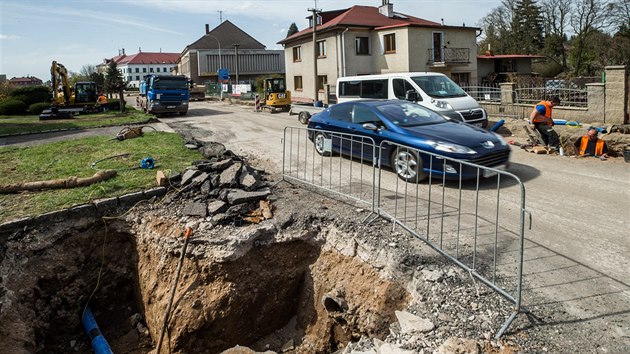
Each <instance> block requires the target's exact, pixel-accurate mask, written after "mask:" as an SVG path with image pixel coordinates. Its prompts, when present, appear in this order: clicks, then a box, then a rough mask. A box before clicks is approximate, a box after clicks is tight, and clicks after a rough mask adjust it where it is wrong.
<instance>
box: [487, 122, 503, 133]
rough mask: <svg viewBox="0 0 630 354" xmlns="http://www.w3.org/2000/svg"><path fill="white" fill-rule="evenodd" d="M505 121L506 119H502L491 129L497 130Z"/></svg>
mask: <svg viewBox="0 0 630 354" xmlns="http://www.w3.org/2000/svg"><path fill="white" fill-rule="evenodd" d="M503 123H505V119H501V120H500V121H498V122H496V123H495V124H494V125H493V126H492V128H490V130H491V131H493V132H496V131H497V129H499V128H501V126H502V125H503Z"/></svg>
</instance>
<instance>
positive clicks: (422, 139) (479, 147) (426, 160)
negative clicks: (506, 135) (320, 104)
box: [308, 100, 510, 183]
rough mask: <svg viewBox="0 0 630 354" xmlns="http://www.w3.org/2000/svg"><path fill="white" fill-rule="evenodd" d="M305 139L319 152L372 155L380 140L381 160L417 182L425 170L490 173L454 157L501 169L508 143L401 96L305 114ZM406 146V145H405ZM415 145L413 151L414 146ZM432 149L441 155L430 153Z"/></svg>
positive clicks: (464, 175) (457, 174) (450, 175)
mask: <svg viewBox="0 0 630 354" xmlns="http://www.w3.org/2000/svg"><path fill="white" fill-rule="evenodd" d="M308 128H310V129H312V130H309V138H310V140H311V141H312V142H313V144H314V147H315V150H316V151H317V153H319V154H320V155H330V154H331V153H333V152H336V153H340V154H343V155H350V156H353V157H356V158H361V159H364V160H368V161H369V160H372V159H373V157H372V155H373V152H374V149H373V148H372V141H371V140H370V139H365V138H363V137H366V138H371V139H373V140H374V143H375V144H376V146H377V149H376V154H375V155H376V156H375V158H378V155H379V152H378V146H379V145H380V144H381V142H383V141H389V142H392V143H393V144H388V143H385V144H383V151H381V164H382V165H384V166H389V167H391V168H392V169H394V170H395V171H396V174H397V175H398V176H399V177H400V178H401V179H403V180H405V181H408V182H413V183H418V182H420V181H422V180H424V179H425V178H427V176H428V175H429V173H431V174H432V175H433V176H434V177H436V176H440V178H441V177H442V175H445V176H444V177H446V178H448V179H454V178H459V177H460V176H461V177H462V178H463V179H469V178H476V177H477V176H478V175H480V176H484V177H487V176H489V175H490V174H491V173H488V172H489V171H486V172H485V173H484V171H483V170H481V171H479V169H478V168H475V167H473V166H469V165H465V164H460V163H459V162H458V161H453V160H451V159H454V160H464V161H468V162H472V163H475V164H478V165H482V166H486V167H494V168H497V169H505V168H507V165H508V163H509V158H510V148H509V146H508V145H507V144H506V143H505V141H503V139H502V138H501V137H500V136H499V135H498V134H496V133H494V132H491V131H487V130H483V129H481V128H478V127H474V126H471V125H469V124H465V123H461V122H454V121H450V120H448V119H446V118H445V117H444V116H442V115H440V114H439V113H437V112H434V111H432V110H430V109H428V108H425V107H423V106H420V105H418V104H416V103H412V102H409V101H404V100H358V101H351V102H344V103H339V104H336V105H332V106H330V107H329V108H327V109H326V110H324V111H323V112H320V113H318V114H315V115H314V116H312V117H311V119H310V121H309V123H308ZM410 148H411V149H410ZM416 149H417V150H416ZM430 153H434V154H437V155H441V156H444V157H446V159H445V158H440V157H436V156H433V155H431V154H430Z"/></svg>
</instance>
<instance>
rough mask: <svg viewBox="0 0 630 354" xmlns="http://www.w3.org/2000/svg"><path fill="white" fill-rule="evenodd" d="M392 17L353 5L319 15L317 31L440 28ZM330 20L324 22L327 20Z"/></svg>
mask: <svg viewBox="0 0 630 354" xmlns="http://www.w3.org/2000/svg"><path fill="white" fill-rule="evenodd" d="M331 13H335V14H336V13H341V14H340V15H338V16H334V15H333V16H334V17H332V16H329V15H330V14H331ZM394 14H395V16H394V17H391V18H390V17H387V16H384V15H381V14H380V13H379V11H378V7H374V6H360V5H355V6H352V7H351V8H349V9H346V10H335V11H327V12H323V13H322V14H321V17H322V19H323V21H324V23H323V24H321V25H318V26H317V30H318V31H319V30H325V29H328V28H333V27H338V26H342V27H343V26H357V27H369V28H376V29H379V28H390V27H407V26H423V27H425V26H426V27H437V26H442V25H440V24H439V23H437V22H433V21H428V20H425V19H422V18H418V17H414V16H410V15H406V14H401V13H398V12H394ZM330 17H332V19H330V20H328V21H326V19H327V18H330ZM308 33H313V31H312V28H306V29H304V30H302V31H300V32H298V33H295V34H293V35H292V36H290V37H287V38H285V39H283V40H281V41H280V42H278V43H279V44H283V43H286V42H287V41H290V40H292V39H295V38H299V37H302V36H304V35H306V34H308Z"/></svg>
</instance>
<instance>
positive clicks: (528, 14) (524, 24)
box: [512, 0, 543, 54]
mask: <svg viewBox="0 0 630 354" xmlns="http://www.w3.org/2000/svg"><path fill="white" fill-rule="evenodd" d="M513 14H514V15H513V17H512V36H513V43H514V44H517V43H518V44H517V45H515V47H514V48H513V50H514V53H518V54H535V53H540V52H541V50H542V49H543V26H542V22H541V21H540V19H541V17H542V16H541V12H540V7H539V6H538V4H537V3H536V0H517V1H516V2H515V3H514V11H513Z"/></svg>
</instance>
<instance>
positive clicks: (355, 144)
mask: <svg viewBox="0 0 630 354" xmlns="http://www.w3.org/2000/svg"><path fill="white" fill-rule="evenodd" d="M376 149H377V145H376V144H375V143H374V140H372V139H371V138H368V137H364V136H359V135H353V134H344V133H339V132H332V131H325V130H317V129H307V128H300V127H286V128H285V129H284V149H283V163H282V175H283V177H284V178H285V179H289V180H295V181H299V182H302V183H306V184H308V185H311V186H314V187H317V188H321V189H324V190H326V191H329V192H332V193H335V194H338V195H341V196H344V197H347V198H350V199H353V200H355V201H357V202H360V203H362V204H367V205H368V206H369V207H370V209H371V210H372V211H374V210H373V207H374V195H375V188H376V182H375V179H376V167H375V165H374V163H373V161H375V158H374V157H375V156H378V154H377V152H376ZM340 151H343V155H340V154H339V152H340Z"/></svg>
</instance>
